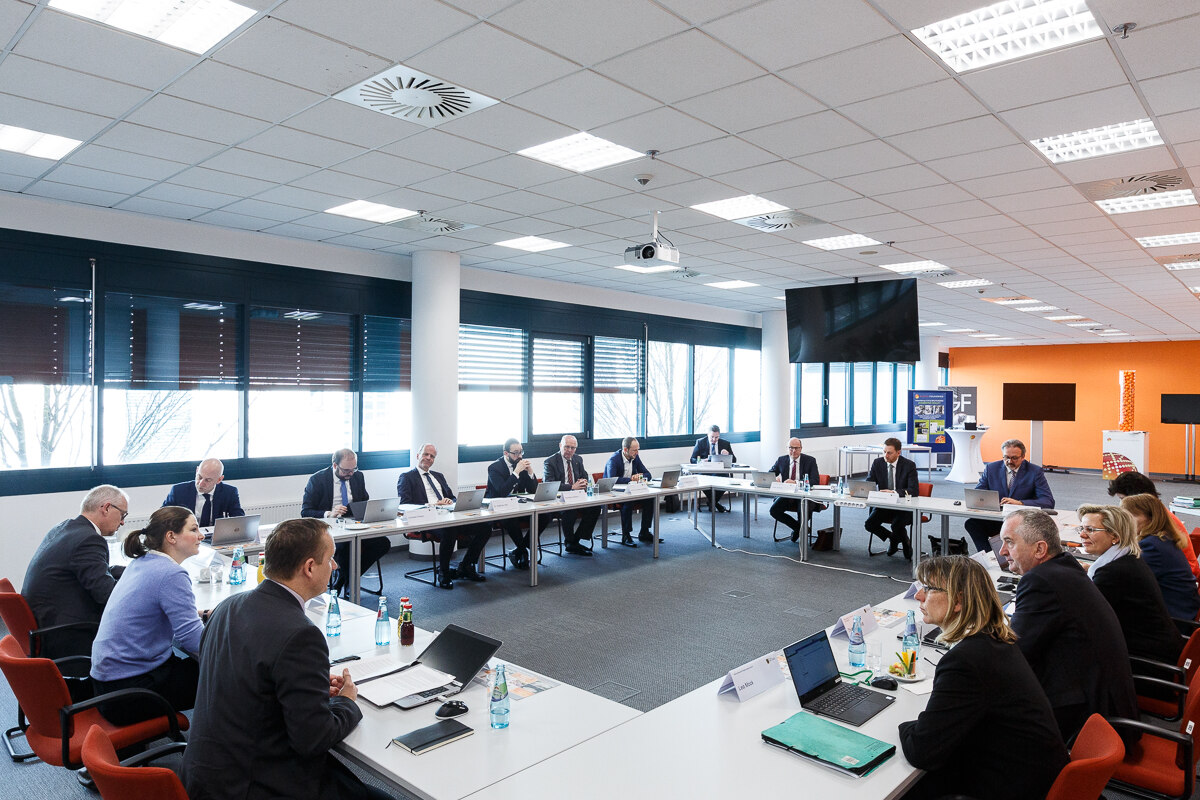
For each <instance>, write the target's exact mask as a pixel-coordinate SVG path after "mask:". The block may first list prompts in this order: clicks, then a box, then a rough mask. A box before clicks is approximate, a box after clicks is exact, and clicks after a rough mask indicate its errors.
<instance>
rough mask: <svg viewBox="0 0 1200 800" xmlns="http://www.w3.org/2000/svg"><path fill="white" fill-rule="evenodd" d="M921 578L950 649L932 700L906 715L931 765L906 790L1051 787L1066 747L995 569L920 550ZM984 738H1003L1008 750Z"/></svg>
mask: <svg viewBox="0 0 1200 800" xmlns="http://www.w3.org/2000/svg"><path fill="white" fill-rule="evenodd" d="M917 581H918V582H919V583H920V584H921V589H920V591H918V592H917V600H918V601H919V602H920V604H921V614H922V615H923V616H924V620H925V622H926V623H927V624H931V625H940V626H941V628H942V633H941V634H940V635H939V636H938V639H939V641H941V642H943V643H945V644H948V645H950V650H949V651H948V652H947V653H946V654H945V655H943V656H942V658H941V660H940V661H939V662H938V665H937V670H936V671H935V672H934V674H933V692H932V693H931V694H930V695H929V703H928V704H927V705H926V706H925V710H924V711H922V712H921V714H920V716H918V717H917V719H916V720H915V721H912V722H902V723H900V746H901V747H902V748H903V749H904V757H905V758H907V759H908V762H909V763H910V764H912V765H913V766H914V767H917V768H918V769H923V770H925V775H924V776H923V777H922V778H921V780H920V781H918V782H917V784H916V785H915V786H914V787H913V788H912V789H911V790H910V791H909V792H908V793H907V794H906V795H905V798H906V800H908V799H909V798H935V797H944V796H947V795H966V796H970V797H973V798H978V800H991V798H995V799H996V800H1007V799H1008V798H1017V797H1020V798H1027V797H1044V796H1045V794H1046V792H1047V791H1048V790H1049V789H1050V785H1051V784H1052V783H1054V779H1055V778H1056V777H1058V773H1059V771H1060V770H1061V769H1062V768H1063V766H1064V765H1066V763H1067V748H1066V747H1065V746H1064V745H1063V741H1062V738H1061V736H1060V735H1059V732H1058V723H1057V722H1056V721H1055V719H1054V712H1053V711H1052V710H1051V708H1050V701H1049V700H1047V699H1046V693H1045V692H1044V691H1043V690H1042V685H1041V684H1040V683H1038V679H1037V676H1036V675H1034V674H1033V670H1032V669H1030V667H1029V664H1028V662H1026V661H1025V656H1024V655H1022V654H1021V650H1020V648H1018V647H1017V644H1016V641H1017V635H1016V634H1015V633H1013V630H1012V628H1010V627H1009V626H1008V620H1007V618H1006V617H1005V616H1004V609H1003V608H1002V607H1001V605H1000V598H999V596H997V594H996V589H995V587H994V586H993V585H992V580H991V578H989V577H988V573H987V570H986V569H984V567H983V566H982V565H981V564H979V562H977V561H974V560H972V559H970V558H968V557H966V556H941V557H937V558H930V559H921V565H920V567H919V568H918V570H917ZM984 742H991V743H997V742H1001V743H1003V745H1002V749H1003V751H1004V757H1003V758H998V757H997V752H998V751H997V750H996V748H995V747H992V746H990V745H985V744H983V743H984Z"/></svg>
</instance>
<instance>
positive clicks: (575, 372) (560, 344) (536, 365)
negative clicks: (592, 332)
mask: <svg viewBox="0 0 1200 800" xmlns="http://www.w3.org/2000/svg"><path fill="white" fill-rule="evenodd" d="M533 390H534V391H535V392H573V393H574V392H581V391H583V342H581V341H578V340H571V339H541V338H536V339H534V340H533Z"/></svg>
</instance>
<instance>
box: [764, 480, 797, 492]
mask: <svg viewBox="0 0 1200 800" xmlns="http://www.w3.org/2000/svg"><path fill="white" fill-rule="evenodd" d="M799 488H800V486H799V485H798V484H795V483H784V482H783V481H772V482H771V491H772V492H795V491H796V490H797V489H799Z"/></svg>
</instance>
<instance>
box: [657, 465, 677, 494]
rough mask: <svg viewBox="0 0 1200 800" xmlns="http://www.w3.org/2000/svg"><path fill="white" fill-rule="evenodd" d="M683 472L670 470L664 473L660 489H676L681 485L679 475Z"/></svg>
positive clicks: (660, 481) (659, 484)
mask: <svg viewBox="0 0 1200 800" xmlns="http://www.w3.org/2000/svg"><path fill="white" fill-rule="evenodd" d="M680 472H681V470H677V469H669V470H666V471H665V472H663V474H662V479H661V480H659V482H658V486H659V488H660V489H674V488H675V487H676V486H678V485H679V473H680Z"/></svg>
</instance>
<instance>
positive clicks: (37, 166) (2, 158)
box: [0, 150, 56, 178]
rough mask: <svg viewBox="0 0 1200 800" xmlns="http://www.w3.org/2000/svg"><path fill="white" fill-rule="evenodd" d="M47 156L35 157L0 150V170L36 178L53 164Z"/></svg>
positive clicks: (8, 173) (9, 173) (7, 173)
mask: <svg viewBox="0 0 1200 800" xmlns="http://www.w3.org/2000/svg"><path fill="white" fill-rule="evenodd" d="M55 163H56V162H54V161H52V160H50V159H48V158H35V157H33V156H27V155H25V154H24V153H10V152H9V151H7V150H0V172H3V173H5V174H6V175H13V176H18V177H23V178H36V177H37V176H38V175H41V174H42V173H43V172H45V171H46V170H48V169H50V168H51V167H53V166H54V165H55Z"/></svg>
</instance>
